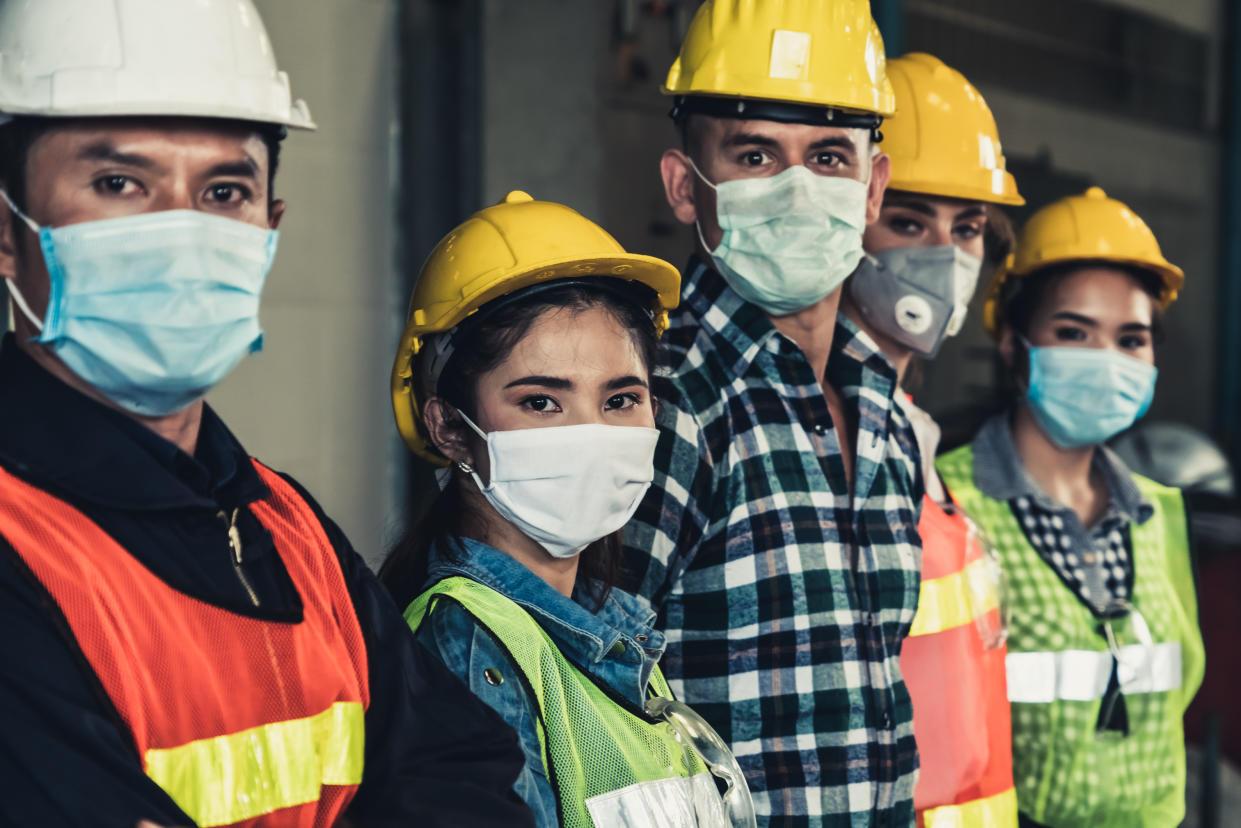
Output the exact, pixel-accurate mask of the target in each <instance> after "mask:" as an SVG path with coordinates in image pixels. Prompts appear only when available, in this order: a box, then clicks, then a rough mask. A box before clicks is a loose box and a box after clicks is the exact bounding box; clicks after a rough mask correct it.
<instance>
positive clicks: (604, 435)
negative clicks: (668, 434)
mask: <svg viewBox="0 0 1241 828" xmlns="http://www.w3.org/2000/svg"><path fill="white" fill-rule="evenodd" d="M461 418H462V419H463V420H465V422H466V424H467V425H469V427H470V428H472V429H474V431H475V432H477V433H478V436H480V437H482V438H483V439H484V440H486V441H487V456H488V457H489V458H490V461H491V484H490V485H488V486H484V485H483V481H482V480H481V479H479V477H478V473H477V472H475V471H474V469H473V468H471V467H470V466H469V464H467V463H459V464H458V466H459V467H460V468H461V470H462V471H464V472H466V473H468V474H469V475H470V476H471V477H472V478H474V482H475V484H477V485H478V489H479V491H481V492H482V493H483V497H485V498H486V499H487V502H488V503H490V504H491V506H492V508H494V509H495V510H496V511H497V512H499V513H500V516H501V517H503V518H504V519H505V520H507V521H508V522H509V523H512V524H513V525H514V526H516V527H517V528H518V529H520V530H521V531H522V532H524V533H525V534H526V535H527V536H529V537H530V538H532V539H534V540H535V541H537V542H538V543H539V544H540V545H541V546H542V547H543V548H544V549H546V550H547V551H548V553H550V554H551V555H552V556H553V557H556V558H571V557H573V556H574V555H577V554H579V553H580V552H581V551H582V550H583V549H585V548H586V547H587V546H589V545H590V544H592V543H594V542H595V541H597V540H599V539H600V538H602V537H606V536H608V535H610V534H612V533H613V532H615V531H616V530H618V529H620V528H621V527H622V526H624V525H625V524H626V523H628V522H629V518H631V517H633V513H634V512H636V511H637V509H638V504H639V503H641V501H642V496H643V495H644V494H646V490H647V489H648V488H650V485H651V481H652V480H653V479H654V477H655V442H656V441H657V440H658V439H659V432H658V431H657V430H656V429H653V428H640V427H636V426H611V425H594V424H591V425H572V426H549V427H547V428H522V429H516V430H513V431H493V432H491V433H490V434H484V433H483V431H482V429H480V428H479V427H478V426H476V425H475V424H474V423H473V421H471V420H470V418H469V417H466V416H465V414H462V415H461Z"/></svg>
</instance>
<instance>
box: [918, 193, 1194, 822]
mask: <svg viewBox="0 0 1241 828" xmlns="http://www.w3.org/2000/svg"><path fill="white" fill-rule="evenodd" d="M1183 281H1184V275H1183V274H1182V272H1181V270H1180V269H1179V268H1177V267H1176V266H1174V265H1172V264H1170V263H1169V262H1168V261H1167V260H1166V259H1165V258H1164V256H1163V254H1162V253H1161V251H1160V249H1159V244H1158V242H1157V241H1156V240H1155V236H1154V234H1153V233H1151V231H1150V229H1149V228H1148V227H1147V226H1146V224H1145V223H1144V222H1143V221H1142V220H1141V219H1140V218H1139V217H1138V216H1137V215H1135V214H1134V213H1133V212H1132V211H1131V210H1130V209H1129V208H1128V207H1126V206H1125V205H1124V204H1122V203H1121V202H1119V201H1116V200H1115V199H1111V198H1108V197H1107V196H1106V195H1105V194H1104V192H1103V191H1102V190H1101V189H1099V188H1097V187H1092V188H1090V189H1089V190H1087V191H1086V192H1085V193H1084V194H1082V195H1077V196H1070V197H1068V198H1064V199H1061V200H1060V201H1057V202H1054V203H1053V204H1050V205H1048V206H1047V207H1044V208H1043V209H1042V210H1040V211H1038V212H1037V213H1035V214H1034V216H1033V217H1031V219H1030V221H1029V222H1028V223H1027V225H1026V226H1025V228H1024V229H1023V230H1022V233H1021V235H1020V237H1019V239H1018V242H1017V246H1016V250H1015V252H1014V254H1013V256H1012V257H1010V259H1009V261H1008V263H1007V265H1006V266H1005V267H1004V268H1002V269H1001V270H1000V271H999V272H998V273H997V274H996V278H995V280H994V282H993V284H992V290H991V293H990V295H989V298H988V302H987V305H986V307H985V309H984V324H985V325H986V327H987V329H988V331H989V332H990V333H991V334H992V335H993V336H995V337H996V338H997V339H998V341H999V346H1000V353H1001V356H1002V357H1003V359H1004V362H1005V363H1006V364H1007V365H1008V367H1009V370H1010V371H1011V376H1012V379H1013V381H1014V385H1015V386H1016V389H1017V399H1016V401H1015V403H1014V405H1013V406H1012V407H1011V409H1010V410H1008V411H1006V412H1004V413H1002V414H999V415H997V416H995V417H994V418H992V419H991V420H989V421H988V422H987V423H986V424H984V426H983V427H982V429H981V430H980V431H979V433H978V435H977V436H976V437H975V439H974V442H973V443H972V444H970V445H967V446H964V447H962V448H960V449H958V450H956V451H953V452H950V453H948V454H946V455H944V456H942V457H940V458H939V462H938V464H937V465H938V468H939V471H940V474H941V475H942V476H943V478H944V480H945V482H946V483H947V485H948V487H949V488H950V489H951V490H952V492H953V494H954V495H955V496H956V498H957V499H958V501H959V502H960V503H961V505H962V506H963V507H964V508H965V509H966V510H967V511H968V512H969V514H970V515H971V516H972V517H973V518H974V520H976V521H977V522H978V523H979V525H980V526H981V527H982V529H983V531H984V532H985V533H986V535H987V537H988V538H989V539H990V540H991V542H992V543H994V544H995V546H996V549H997V551H998V553H999V556H1000V559H1001V562H1002V564H1003V567H1004V572H1005V575H1006V577H1007V584H1008V605H1009V608H1010V617H1009V624H1008V658H1007V680H1008V697H1009V700H1010V701H1011V702H1012V723H1013V777H1014V782H1015V784H1016V788H1017V801H1018V807H1019V809H1020V812H1021V820H1022V824H1023V825H1031V826H1037V825H1044V826H1054V828H1065V827H1067V826H1092V827H1093V826H1118V827H1119V826H1146V827H1147V828H1164V827H1167V828H1170V826H1175V825H1178V824H1180V822H1181V819H1182V818H1183V817H1184V814H1185V743H1184V734H1183V731H1182V726H1181V719H1182V716H1183V715H1184V712H1185V708H1186V707H1187V706H1188V705H1189V702H1190V700H1191V699H1192V698H1193V696H1194V693H1195V692H1196V691H1197V689H1198V685H1199V684H1200V683H1201V680H1202V670H1203V648H1202V638H1201V633H1200V632H1199V629H1198V621H1197V603H1196V599H1195V595H1194V582H1193V575H1192V571H1191V567H1190V560H1189V542H1188V535H1187V529H1186V518H1185V508H1184V504H1183V502H1182V498H1181V493H1180V491H1179V490H1177V489H1173V488H1169V487H1166V486H1161V485H1159V484H1157V483H1155V482H1153V481H1151V480H1147V479H1145V478H1143V477H1141V476H1139V475H1136V474H1133V473H1132V472H1130V471H1129V470H1128V469H1127V468H1126V467H1125V466H1124V464H1123V463H1122V462H1121V460H1120V459H1119V458H1118V457H1117V456H1116V455H1115V454H1113V453H1112V452H1111V451H1109V450H1108V449H1107V448H1106V447H1105V446H1104V445H1103V442H1104V441H1105V440H1107V439H1109V438H1111V437H1112V436H1113V435H1115V434H1117V433H1118V432H1120V431H1122V430H1124V429H1126V428H1128V427H1129V426H1130V425H1132V424H1133V423H1134V421H1136V420H1137V419H1138V418H1140V417H1141V416H1142V415H1143V414H1145V413H1146V410H1147V408H1148V407H1149V406H1150V403H1151V399H1152V397H1153V395H1154V391H1155V377H1156V370H1155V366H1154V362H1155V343H1156V341H1157V340H1158V338H1159V335H1160V330H1161V321H1162V313H1163V310H1164V309H1165V308H1166V307H1167V306H1168V305H1169V304H1170V303H1171V302H1172V301H1173V300H1174V299H1175V298H1176V296H1177V292H1178V291H1179V290H1180V288H1181V284H1182V282H1183Z"/></svg>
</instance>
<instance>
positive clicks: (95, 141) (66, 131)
mask: <svg viewBox="0 0 1241 828" xmlns="http://www.w3.org/2000/svg"><path fill="white" fill-rule="evenodd" d="M90 147H109V148H111V149H113V150H115V151H116V152H118V153H122V154H126V155H141V156H144V157H146V158H148V159H150V160H153V161H160V160H172V159H174V158H195V157H198V158H202V159H204V160H208V159H209V160H210V161H212V162H215V161H218V160H220V159H221V158H222V157H229V158H231V159H236V158H240V157H249V158H250V159H251V160H252V161H254V162H255V163H256V164H257V165H259V168H260V169H261V170H265V169H266V167H267V163H268V153H267V145H266V143H265V142H264V140H263V134H262V133H261V132H260V129H259V127H258V126H257V125H254V124H247V123H245V122H241V121H222V120H218V119H216V120H213V119H205V118H203V119H200V118H73V119H65V120H64V121H63V122H53V123H52V124H51V126H49V127H48V129H46V130H45V131H44V132H42V133H41V134H40V135H39V137H38V138H37V139H36V140H35V141H34V143H33V144H32V145H31V147H30V151H29V153H28V156H27V168H28V170H29V171H30V172H31V173H36V172H39V171H41V170H44V171H46V170H47V169H49V168H50V169H51V170H54V169H56V168H57V167H58V166H61V165H64V164H66V163H69V162H71V161H73V160H74V159H75V158H77V157H79V156H80V155H82V154H83V153H84V151H85V150H86V149H87V148H90Z"/></svg>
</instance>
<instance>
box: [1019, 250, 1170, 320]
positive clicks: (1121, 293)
mask: <svg viewBox="0 0 1241 828" xmlns="http://www.w3.org/2000/svg"><path fill="white" fill-rule="evenodd" d="M1154 307H1155V301H1154V299H1153V298H1152V297H1151V295H1150V294H1148V293H1147V292H1146V291H1145V290H1144V289H1143V288H1142V285H1141V284H1140V283H1139V282H1138V280H1137V279H1135V278H1134V277H1133V276H1132V275H1131V274H1129V273H1127V272H1125V271H1124V270H1121V269H1119V268H1114V267H1108V266H1106V265H1090V266H1087V267H1081V268H1078V269H1076V270H1072V271H1069V272H1068V273H1067V274H1065V275H1064V276H1062V277H1061V278H1059V279H1057V280H1056V282H1055V284H1054V285H1052V287H1051V290H1050V291H1049V292H1048V295H1047V299H1046V301H1045V302H1044V303H1043V307H1042V308H1041V310H1042V312H1043V314H1044V315H1050V314H1054V313H1057V312H1059V311H1073V312H1075V313H1080V314H1082V315H1084V316H1091V317H1095V318H1119V317H1123V318H1124V320H1125V321H1134V322H1142V323H1144V324H1145V323H1149V322H1150V321H1151V317H1152V315H1153V313H1154Z"/></svg>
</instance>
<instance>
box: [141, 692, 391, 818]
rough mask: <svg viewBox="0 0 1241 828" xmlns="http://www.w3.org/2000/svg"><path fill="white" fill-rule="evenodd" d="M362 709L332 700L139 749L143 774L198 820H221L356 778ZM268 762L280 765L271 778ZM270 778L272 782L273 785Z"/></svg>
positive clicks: (297, 800) (311, 797) (298, 801)
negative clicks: (284, 717) (224, 731)
mask: <svg viewBox="0 0 1241 828" xmlns="http://www.w3.org/2000/svg"><path fill="white" fill-rule="evenodd" d="M365 732H366V731H365V711H364V710H363V709H362V705H361V704H359V703H358V702H336V703H335V704H333V705H332V706H331V707H329V708H328V709H327V710H325V711H323V712H322V713H320V714H318V715H317V716H308V717H306V718H304V719H293V720H291V721H287V722H273V723H272V724H266V725H260V726H258V727H255V728H251V729H250V730H243V731H241V732H239V733H230V734H228V735H226V736H217V737H215V738H214V739H199V740H198V741H195V742H190V743H188V744H185V745H181V746H180V747H175V748H166V749H162V750H160V749H152V750H148V751H147V752H146V773H147V776H149V777H151V779H152V780H154V781H155V783H156V784H157V785H159V786H160V787H161V788H163V789H164V790H165V791H167V793H168V795H169V796H171V797H172V799H173V801H174V802H176V803H177V805H178V806H180V808H181V810H183V811H185V812H186V813H187V814H191V815H193V817H194V821H195V822H197V823H198V824H199V825H228V824H230V823H234V822H240V821H241V820H245V819H250V818H252V817H256V816H260V815H262V814H268V813H271V812H273V811H278V810H280V809H282V808H288V807H291V806H293V805H304V804H306V803H307V802H314V801H316V800H317V799H318V798H319V792H320V789H321V788H322V787H323V786H324V785H357V784H358V783H360V782H361V781H362V748H363V740H362V738H361V737H362V735H363V734H364V733H365ZM274 767H281V768H284V771H283V772H282V773H281V774H280V778H279V779H278V780H273V778H272V775H273V774H272V770H273V768H274ZM273 783H275V784H273Z"/></svg>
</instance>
